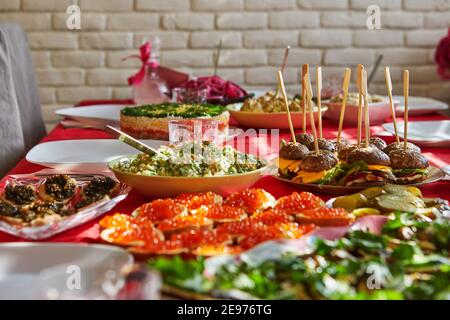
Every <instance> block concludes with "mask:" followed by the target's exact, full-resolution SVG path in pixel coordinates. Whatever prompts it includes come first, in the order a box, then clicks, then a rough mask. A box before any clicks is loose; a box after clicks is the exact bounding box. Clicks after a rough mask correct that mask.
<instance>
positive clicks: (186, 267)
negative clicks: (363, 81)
mask: <svg viewBox="0 0 450 320" xmlns="http://www.w3.org/2000/svg"><path fill="white" fill-rule="evenodd" d="M449 248H450V224H449V220H448V219H447V218H445V217H443V218H442V217H440V218H436V219H435V220H431V219H424V218H423V217H421V216H419V215H414V214H407V213H403V212H395V213H393V214H392V215H391V216H389V219H388V222H387V223H386V224H385V226H384V228H383V231H382V233H381V234H380V235H376V234H373V233H370V232H366V231H361V230H353V231H349V232H348V233H347V234H346V235H345V236H344V237H342V238H339V239H337V240H334V241H330V240H323V239H320V238H318V239H317V240H316V242H315V244H314V247H313V250H312V252H311V253H308V254H306V255H301V256H298V255H295V254H293V253H292V254H290V253H288V254H285V255H282V256H281V257H280V258H274V259H272V260H264V261H263V262H260V263H258V264H255V263H249V262H246V259H234V260H231V261H230V262H229V263H224V264H222V265H221V266H220V267H219V269H218V271H216V272H215V274H213V275H212V276H211V275H209V276H207V275H208V274H207V273H205V260H204V259H198V260H193V261H192V260H191V261H184V260H182V259H179V258H177V259H176V260H172V259H169V258H157V259H154V260H150V261H149V262H148V263H149V267H151V268H156V269H158V270H159V271H161V273H162V274H163V277H164V281H165V282H166V283H167V284H170V285H173V286H176V287H178V288H181V289H184V290H188V291H189V290H190V291H194V292H201V293H203V294H205V293H208V294H209V295H211V296H220V295H219V293H224V292H241V293H243V294H245V295H247V296H250V297H252V298H259V299H450V259H449ZM193 283H195V284H196V285H194V286H193V285H192V284H193Z"/></svg>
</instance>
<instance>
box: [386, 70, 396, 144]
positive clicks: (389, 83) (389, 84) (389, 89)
mask: <svg viewBox="0 0 450 320" xmlns="http://www.w3.org/2000/svg"><path fill="white" fill-rule="evenodd" d="M384 78H385V79H386V89H387V92H388V96H389V104H390V105H391V117H392V120H393V124H394V132H395V141H396V142H397V143H399V142H400V140H399V138H398V130H397V119H396V117H395V107H394V99H393V98H392V81H391V72H390V70H389V67H386V68H385V69H384Z"/></svg>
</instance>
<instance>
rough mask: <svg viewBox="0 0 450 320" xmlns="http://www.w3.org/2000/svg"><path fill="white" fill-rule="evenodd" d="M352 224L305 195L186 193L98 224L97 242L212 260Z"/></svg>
mask: <svg viewBox="0 0 450 320" xmlns="http://www.w3.org/2000/svg"><path fill="white" fill-rule="evenodd" d="M353 221H354V216H353V215H352V214H349V213H347V211H346V210H345V209H342V208H339V209H334V208H327V207H326V206H325V205H324V203H323V201H322V200H321V199H320V198H319V197H317V196H315V195H313V194H311V193H309V192H302V193H296V192H294V193H292V194H291V195H289V196H284V197H281V198H279V199H278V200H275V198H274V197H273V196H272V195H271V194H269V193H268V192H266V191H265V190H263V189H245V190H243V191H239V192H236V193H233V194H231V195H230V196H228V197H227V198H225V199H224V198H223V197H222V196H220V195H219V194H216V193H213V192H205V193H185V194H181V195H179V196H177V197H175V198H166V199H159V200H154V201H152V202H150V203H146V204H144V205H142V206H140V207H139V208H137V209H136V210H135V211H134V212H133V214H132V215H131V216H130V215H126V214H121V213H116V214H114V215H110V216H107V217H104V218H103V219H102V220H101V221H100V226H101V228H102V232H101V238H102V239H103V240H104V241H105V242H108V243H112V244H116V245H120V246H125V247H128V248H129V250H130V251H131V252H133V253H134V254H136V255H139V256H141V257H142V256H148V255H177V254H183V255H184V256H186V257H192V256H216V255H229V254H236V253H240V252H242V251H243V250H247V249H249V248H251V247H253V246H255V245H257V244H259V243H262V242H264V241H267V240H273V239H297V238H300V237H302V236H303V235H305V234H307V233H309V232H310V231H312V230H314V229H315V228H317V227H318V226H343V225H348V224H350V223H352V222H353Z"/></svg>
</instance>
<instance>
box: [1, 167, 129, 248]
mask: <svg viewBox="0 0 450 320" xmlns="http://www.w3.org/2000/svg"><path fill="white" fill-rule="evenodd" d="M129 190H130V188H129V187H127V186H126V185H124V184H122V183H120V182H118V181H117V180H115V179H112V178H110V177H108V176H103V175H73V176H71V175H63V174H58V175H51V176H47V177H45V176H37V175H33V174H30V175H25V176H21V177H20V178H7V180H6V182H5V185H4V188H3V190H1V191H0V231H3V232H6V233H9V234H12V235H15V236H18V237H22V238H25V239H30V240H39V239H45V238H49V237H51V236H53V235H55V234H57V233H60V232H62V231H65V230H68V229H71V228H74V227H76V226H79V225H81V224H83V223H85V222H88V221H91V220H93V219H95V218H97V217H99V216H100V215H102V214H103V213H105V212H107V211H109V210H111V209H112V208H113V207H114V206H115V205H116V204H117V203H119V202H120V201H122V200H123V199H125V197H126V196H127V194H128V192H129Z"/></svg>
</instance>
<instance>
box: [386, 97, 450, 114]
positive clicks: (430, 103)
mask: <svg viewBox="0 0 450 320" xmlns="http://www.w3.org/2000/svg"><path fill="white" fill-rule="evenodd" d="M393 98H394V99H395V100H397V101H398V105H397V106H396V108H395V111H396V113H397V114H398V115H403V112H404V111H405V98H404V97H403V96H393ZM447 109H448V104H446V103H444V102H442V101H439V100H435V99H431V98H427V97H408V112H409V114H410V115H414V116H418V115H425V114H430V113H434V112H439V111H445V110H447Z"/></svg>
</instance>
